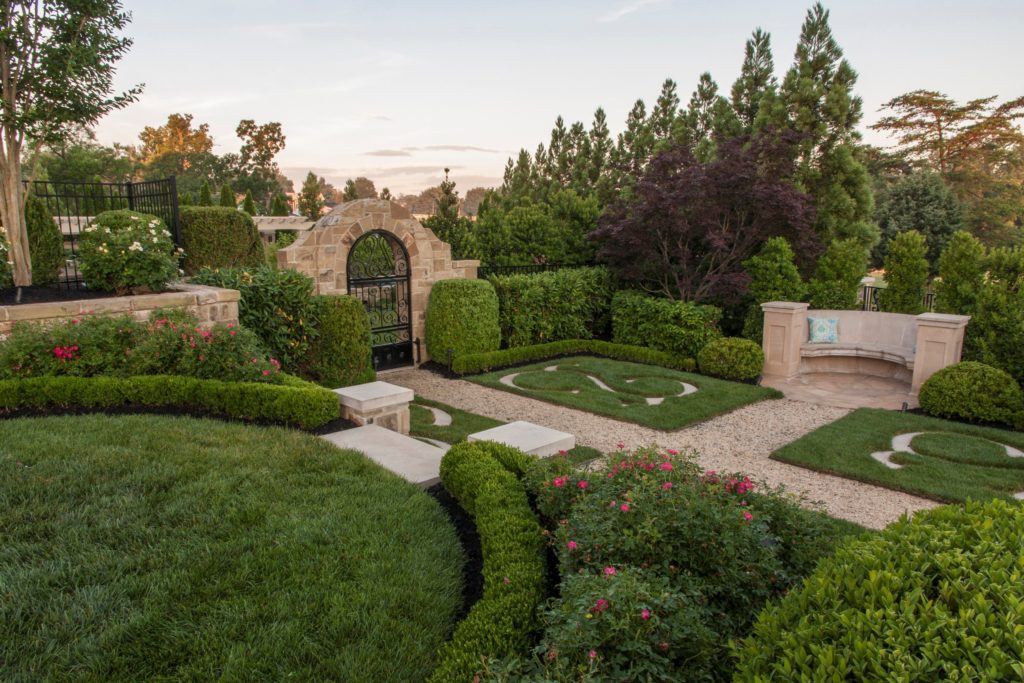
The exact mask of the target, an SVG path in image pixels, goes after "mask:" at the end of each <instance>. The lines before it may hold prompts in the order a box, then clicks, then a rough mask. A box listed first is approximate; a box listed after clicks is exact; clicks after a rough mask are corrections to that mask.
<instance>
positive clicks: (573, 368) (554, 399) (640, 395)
mask: <svg viewBox="0 0 1024 683" xmlns="http://www.w3.org/2000/svg"><path fill="white" fill-rule="evenodd" d="M552 366H557V368H558V370H556V371H548V370H546V369H545V368H549V367H552ZM509 375H515V378H514V380H512V381H513V382H514V384H515V387H510V386H508V385H507V384H504V383H502V382H501V379H502V378H503V377H507V376H509ZM591 377H593V378H597V379H598V380H599V381H600V382H601V383H602V384H604V385H605V386H606V387H608V389H604V388H602V387H601V386H599V385H598V384H597V383H596V382H594V380H593V379H591ZM466 379H468V380H469V381H471V382H476V383H477V384H482V385H484V386H487V387H492V388H495V389H502V390H504V391H511V392H513V393H516V394H522V395H523V396H529V397H531V398H537V399H540V400H542V401H548V402H550V403H557V404H559V405H564V406H569V407H570V408H579V409H580V410H586V411H588V412H591V413H596V414H598V415H607V416H608V417H613V418H616V419H619V420H625V421H627V422H635V423H637V424H641V425H645V426H647V427H653V428H654V429H665V430H669V429H678V428H680V427H684V426H686V425H688V424H693V423H694V422H700V421H702V420H707V419H708V418H712V417H715V416H716V415H721V414H723V413H727V412H729V411H731V410H735V409H736V408H739V407H741V406H745V405H749V404H751V403H755V402H756V401H760V400H762V399H766V398H778V397H780V396H781V394H780V393H779V392H777V391H775V390H774V389H768V388H764V387H757V386H753V385H750V384H739V383H736V382H726V381H723V380H719V379H713V378H711V377H704V376H703V375H695V374H691V373H688V372H680V371H678V370H669V369H668V368H661V367H657V366H653V365H641V364H638V363H627V362H625V361H618V360H609V359H606V358H591V357H584V356H580V357H573V358H560V359H556V360H548V361H543V362H541V363H535V364H533V365H527V366H525V367H521V368H514V369H505V370H497V371H495V372H490V373H487V374H485V375H477V376H475V377H467V378H466ZM683 382H685V383H687V384H690V385H692V386H695V387H697V392H696V393H693V394H690V395H688V396H678V395H677V394H680V393H682V391H683V388H684V387H683V384H682V383H683ZM609 389H610V391H609ZM649 397H650V398H663V399H664V400H663V401H662V402H661V403H660V404H659V405H650V404H649V403H648V401H647V398H649Z"/></svg>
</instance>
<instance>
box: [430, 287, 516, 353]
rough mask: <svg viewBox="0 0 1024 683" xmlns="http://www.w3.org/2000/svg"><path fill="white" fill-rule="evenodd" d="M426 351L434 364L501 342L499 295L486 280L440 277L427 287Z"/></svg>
mask: <svg viewBox="0 0 1024 683" xmlns="http://www.w3.org/2000/svg"><path fill="white" fill-rule="evenodd" d="M425 336H426V343H427V354H428V355H429V356H430V358H431V360H433V361H434V362H436V363H441V364H447V363H448V352H449V350H450V351H451V355H452V358H458V357H460V356H465V355H467V354H471V353H483V352H486V351H495V350H497V349H498V347H499V346H500V345H501V328H500V327H498V297H497V296H496V295H495V294H494V286H493V285H491V283H490V282H488V281H487V280H441V281H440V282H435V283H434V286H433V287H432V288H431V290H430V301H429V302H428V303H427V323H426V332H425Z"/></svg>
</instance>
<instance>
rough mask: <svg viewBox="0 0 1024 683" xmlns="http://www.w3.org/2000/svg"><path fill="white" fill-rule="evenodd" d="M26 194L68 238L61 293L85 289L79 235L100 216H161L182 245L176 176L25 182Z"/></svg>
mask: <svg viewBox="0 0 1024 683" xmlns="http://www.w3.org/2000/svg"><path fill="white" fill-rule="evenodd" d="M25 191H26V192H29V193H31V194H33V195H35V196H36V197H37V198H39V199H41V200H42V201H43V202H44V203H45V204H46V208H47V210H49V212H50V214H52V215H53V220H54V221H55V222H56V223H57V226H58V227H59V228H60V231H61V234H63V235H64V251H65V256H66V258H65V260H64V268H63V270H62V272H61V274H60V277H59V279H58V283H57V286H58V287H59V288H60V289H82V288H83V286H84V283H83V281H82V277H81V274H80V273H79V271H78V250H77V247H78V235H79V234H80V233H81V232H82V228H84V227H85V226H87V225H88V224H89V222H90V221H91V220H92V219H93V216H96V215H97V214H99V213H102V212H104V211H110V210H113V209H130V210H132V211H139V212H141V213H149V214H153V215H154V216H159V217H160V218H161V219H162V220H163V221H164V223H166V224H167V229H168V230H170V231H171V235H173V237H174V242H175V244H178V245H180V244H181V233H180V230H179V227H178V184H177V180H176V179H175V177H174V176H171V177H170V178H166V179H164V180H146V181H143V182H138V183H135V182H131V181H127V182H124V183H79V182H50V181H47V180H35V181H28V180H26V181H25Z"/></svg>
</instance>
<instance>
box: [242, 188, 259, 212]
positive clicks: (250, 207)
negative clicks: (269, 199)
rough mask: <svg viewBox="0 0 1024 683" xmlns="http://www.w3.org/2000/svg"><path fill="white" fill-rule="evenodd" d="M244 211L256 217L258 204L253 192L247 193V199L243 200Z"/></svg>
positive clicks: (248, 191)
mask: <svg viewBox="0 0 1024 683" xmlns="http://www.w3.org/2000/svg"><path fill="white" fill-rule="evenodd" d="M242 211H244V212H246V213H247V214H249V215H250V216H255V215H256V202H255V201H254V200H253V198H252V190H246V191H245V199H244V200H242Z"/></svg>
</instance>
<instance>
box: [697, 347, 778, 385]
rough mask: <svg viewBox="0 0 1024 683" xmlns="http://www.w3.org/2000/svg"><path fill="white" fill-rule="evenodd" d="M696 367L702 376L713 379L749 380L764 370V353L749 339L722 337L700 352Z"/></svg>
mask: <svg viewBox="0 0 1024 683" xmlns="http://www.w3.org/2000/svg"><path fill="white" fill-rule="evenodd" d="M697 367H699V368H700V371H701V372H702V373H703V374H705V375H711V376H713V377H721V378H722V379H732V380H740V381H742V380H750V379H754V378H755V377H757V376H758V375H760V374H761V370H762V369H763V368H764V351H762V350H761V345H760V344H755V343H754V342H752V341H750V340H749V339H741V338H739V337H723V338H722V339H716V340H714V341H713V342H711V343H709V344H708V345H707V346H705V347H704V348H703V349H701V350H700V353H699V354H697Z"/></svg>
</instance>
